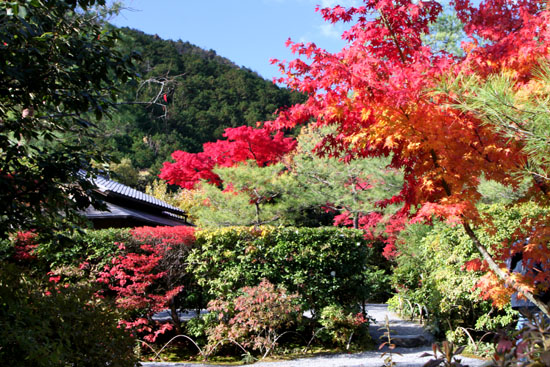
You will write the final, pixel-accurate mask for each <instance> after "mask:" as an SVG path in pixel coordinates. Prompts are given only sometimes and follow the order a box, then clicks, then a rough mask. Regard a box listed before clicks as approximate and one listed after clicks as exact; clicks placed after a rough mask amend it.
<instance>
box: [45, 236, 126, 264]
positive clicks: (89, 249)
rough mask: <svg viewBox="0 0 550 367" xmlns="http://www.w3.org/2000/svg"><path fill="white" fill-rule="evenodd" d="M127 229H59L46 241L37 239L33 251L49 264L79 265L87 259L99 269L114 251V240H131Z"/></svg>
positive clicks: (112, 255) (119, 241) (116, 252)
mask: <svg viewBox="0 0 550 367" xmlns="http://www.w3.org/2000/svg"><path fill="white" fill-rule="evenodd" d="M130 231H131V230H130V229H128V228H109V229H101V230H90V229H88V230H83V231H79V232H74V233H59V234H57V235H56V236H54V237H52V238H50V239H48V240H47V241H39V242H40V246H39V247H38V249H37V255H38V256H39V257H40V259H41V260H43V261H44V262H45V263H47V264H48V266H50V267H51V268H56V267H61V266H79V265H80V264H81V263H83V262H84V261H87V262H88V263H90V264H93V265H94V266H95V267H96V268H97V269H103V266H105V265H106V264H109V263H110V262H111V259H112V258H114V257H115V256H116V255H117V254H118V252H119V249H118V246H117V245H116V244H117V243H121V242H129V241H130V240H131V238H132V237H131V233H130Z"/></svg>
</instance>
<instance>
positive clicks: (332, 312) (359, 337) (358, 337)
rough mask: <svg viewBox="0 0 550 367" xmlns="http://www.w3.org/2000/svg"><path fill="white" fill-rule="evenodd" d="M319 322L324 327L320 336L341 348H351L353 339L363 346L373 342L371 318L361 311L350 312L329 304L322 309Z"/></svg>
mask: <svg viewBox="0 0 550 367" xmlns="http://www.w3.org/2000/svg"><path fill="white" fill-rule="evenodd" d="M319 324H320V325H321V327H322V328H323V329H322V330H320V331H321V332H322V333H320V334H319V338H321V339H326V340H327V341H328V342H329V343H330V344H333V345H335V346H337V347H339V348H346V349H349V347H350V345H351V342H352V340H353V341H356V343H355V344H356V345H359V346H362V347H365V346H366V345H368V344H369V343H370V342H371V338H370V336H369V333H368V325H369V320H368V319H366V318H365V316H364V315H363V314H362V313H360V312H358V313H354V312H349V311H346V310H345V309H343V308H342V307H341V306H338V305H331V306H327V307H325V308H323V310H322V311H321V316H320V318H319Z"/></svg>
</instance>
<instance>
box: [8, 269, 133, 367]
mask: <svg viewBox="0 0 550 367" xmlns="http://www.w3.org/2000/svg"><path fill="white" fill-rule="evenodd" d="M0 304H2V307H0V360H1V361H2V363H3V365H5V366H19V367H25V366H29V367H31V366H32V367H40V366H44V367H51V366H60V367H62V366H82V367H96V366H113V367H126V366H127V367H134V366H135V365H136V362H137V361H136V357H135V356H134V353H133V349H134V346H135V341H134V339H133V338H132V337H131V336H130V335H129V334H128V333H126V332H125V331H124V330H123V329H120V328H118V326H117V320H118V319H119V317H120V315H119V314H118V313H117V312H115V311H113V309H112V308H110V307H108V305H107V304H106V303H104V302H103V301H101V300H99V299H97V298H96V297H94V296H93V289H91V288H90V287H81V286H78V287H77V286H68V287H64V286H63V287H60V286H58V285H56V284H55V283H47V282H44V281H42V280H40V279H36V278H33V277H31V276H29V275H28V274H26V273H25V272H24V269H22V268H20V267H18V266H15V265H13V264H7V263H4V264H3V266H2V267H1V268H0Z"/></svg>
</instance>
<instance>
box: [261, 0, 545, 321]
mask: <svg viewBox="0 0 550 367" xmlns="http://www.w3.org/2000/svg"><path fill="white" fill-rule="evenodd" d="M453 7H454V10H455V11H456V14H457V16H458V18H459V19H460V21H461V22H462V23H463V24H464V32H465V34H466V37H467V39H466V40H465V41H464V42H463V43H462V48H463V50H464V52H465V54H464V56H460V55H453V54H451V53H441V52H438V51H434V50H433V49H432V48H430V47H428V46H427V45H426V44H425V43H424V42H423V38H424V37H423V36H424V35H425V34H427V33H429V31H430V29H429V27H430V25H431V24H433V22H434V21H435V20H436V19H437V17H438V16H439V15H440V14H441V12H442V7H441V5H440V4H439V3H437V2H423V1H420V2H413V1H409V0H398V1H380V0H365V1H363V3H362V5H361V6H358V7H351V8H343V7H341V6H335V7H333V8H326V9H319V11H320V12H321V14H322V16H323V17H324V18H325V20H327V21H328V22H332V23H335V22H340V21H341V22H353V24H352V26H351V28H350V30H349V31H347V32H346V33H344V34H343V37H344V38H345V39H346V40H347V41H348V42H349V43H350V44H349V46H347V47H345V48H343V49H342V50H341V51H339V52H336V53H329V52H327V51H325V50H323V49H320V48H318V47H317V46H316V45H314V44H311V43H310V44H302V43H293V42H289V46H290V47H291V49H292V51H294V52H295V53H296V54H297V55H298V56H299V57H300V58H298V59H296V60H294V61H291V62H289V63H284V62H282V63H279V65H280V69H281V71H282V73H283V75H284V76H283V77H281V78H280V80H279V82H282V83H286V84H287V85H288V86H289V87H291V88H293V89H295V90H298V91H301V92H303V93H306V94H307V95H308V99H307V101H306V102H305V103H302V104H297V105H295V106H293V107H291V108H290V109H288V110H286V111H284V112H282V113H280V114H279V116H278V117H277V119H275V120H274V121H272V122H270V123H268V124H267V126H270V127H272V128H292V127H295V126H296V125H298V124H302V123H306V122H312V123H314V124H315V126H318V127H322V126H327V125H329V126H334V127H335V132H334V133H333V134H331V135H328V136H327V137H326V138H325V139H324V143H323V144H322V145H321V146H320V147H318V152H319V153H320V154H323V155H334V156H341V157H344V158H345V159H361V158H364V157H379V156H390V157H391V165H390V166H391V167H394V168H396V169H401V170H403V172H404V184H403V186H402V190H401V192H400V193H399V194H398V195H397V196H396V197H395V200H396V201H401V202H402V203H403V209H402V212H403V213H407V214H408V218H409V219H412V220H416V221H423V220H429V219H431V218H432V217H433V216H436V217H443V218H445V219H446V220H447V221H450V222H454V223H456V224H460V225H462V226H463V227H464V229H465V230H466V232H467V233H468V234H469V235H470V237H471V239H472V241H473V242H474V243H475V245H476V247H477V249H478V250H479V251H480V253H481V254H482V256H483V260H484V261H485V262H486V264H487V265H488V266H489V267H490V269H491V271H492V272H494V273H495V274H497V275H498V276H499V278H500V279H503V280H506V281H507V282H509V283H510V284H512V285H514V288H516V289H520V290H522V291H524V293H525V295H526V296H527V297H529V299H530V300H532V301H534V302H537V301H536V300H535V299H534V298H533V297H532V294H531V292H530V291H533V288H532V284H533V283H532V281H533V280H532V279H531V282H530V283H529V282H525V281H524V282H523V284H524V285H525V287H522V286H520V284H519V283H520V282H518V281H514V280H513V279H511V278H510V277H509V276H508V275H507V274H506V272H504V271H502V269H501V266H503V263H502V260H499V259H502V258H503V257H504V256H509V255H510V250H512V252H516V251H525V252H526V253H527V255H526V256H528V257H532V258H533V259H535V260H536V261H539V262H541V261H542V262H543V263H546V262H547V260H548V259H550V252H549V249H548V246H547V242H548V241H547V240H548V238H547V233H546V232H547V231H545V230H544V227H543V226H541V225H536V224H535V223H529V224H527V223H526V227H525V228H529V229H530V228H532V227H533V226H534V227H535V228H537V230H536V233H538V234H540V236H538V235H536V236H535V235H532V236H531V244H530V245H529V246H528V248H521V247H520V246H515V247H513V248H512V249H511V248H510V244H508V245H505V246H503V247H502V249H504V250H505V251H500V253H498V251H497V253H498V255H495V254H494V253H493V255H494V256H492V255H491V253H490V252H489V251H488V250H487V248H486V247H485V246H484V244H483V243H482V242H481V241H480V240H479V238H478V237H477V236H476V235H475V233H474V231H473V230H472V227H475V226H477V225H479V224H481V223H482V220H481V216H480V215H479V211H478V208H477V206H476V203H478V202H479V201H480V199H481V194H480V192H479V190H478V188H479V184H480V180H481V178H482V177H485V178H488V179H491V180H494V181H497V182H500V183H503V184H506V185H518V184H519V179H518V175H517V174H518V173H521V172H522V171H523V170H524V169H525V168H526V164H527V162H529V160H530V156H532V153H530V152H529V149H525V148H526V146H527V143H528V141H527V140H526V138H525V135H522V134H513V136H510V134H507V133H504V132H503V130H502V129H501V128H499V127H498V126H495V124H493V123H488V121H486V119H485V120H483V119H482V118H481V116H480V114H479V113H472V112H471V111H465V108H458V107H457V106H455V104H456V103H455V102H456V99H455V97H456V96H457V94H459V93H462V94H466V95H474V94H475V91H469V90H467V88H465V89H460V86H461V85H463V84H462V80H463V79H462V78H463V76H474V75H475V77H476V78H477V83H478V84H480V85H483V84H485V83H486V82H489V81H490V80H491V78H493V77H495V76H497V75H506V76H507V77H508V78H509V82H510V85H511V86H512V87H511V88H512V89H513V90H514V93H519V94H522V93H529V91H530V90H532V88H533V85H534V84H535V83H536V80H539V78H538V77H537V74H535V73H534V70H535V68H536V67H538V66H539V65H540V60H541V59H543V60H547V59H548V56H549V55H548V52H549V49H548V37H549V36H550V32H549V28H548V24H549V23H548V20H549V15H550V13H549V11H548V10H547V9H546V3H544V2H540V1H523V2H513V1H506V0H488V1H481V3H480V4H479V5H476V4H474V3H473V2H470V1H468V0H457V1H455V2H454V3H453ZM275 62H276V61H275ZM441 85H452V86H454V87H453V88H446V89H445V90H444V92H443V93H441V91H440V89H441V88H440V87H441ZM455 87H456V88H455ZM539 90H540V89H539ZM541 93H543V94H546V93H547V92H546V89H543V91H542V92H541ZM528 121H535V120H534V119H533V118H532V117H528V116H527V115H524V116H523V119H521V121H515V122H516V123H519V124H520V125H521V126H525V125H527V124H528ZM539 162H540V160H539ZM547 169H548V167H544V169H543V170H544V171H545V172H547ZM539 173H540V172H539ZM531 184H532V187H533V190H532V191H531V193H532V195H533V198H534V199H536V200H542V201H544V202H547V200H548V189H547V184H548V183H547V182H541V180H537V179H536V177H535V179H534V180H532V181H531ZM541 223H542V222H541ZM518 236H524V238H525V237H526V236H527V234H525V233H523V235H521V234H518ZM506 251H507V252H508V253H507V255H506V254H505V253H504V252H506ZM495 258H496V259H497V260H496V261H495ZM548 274H549V272H545V275H544V276H543V275H540V277H539V278H541V279H538V281H542V280H547V278H545V277H547V276H548ZM527 284H531V286H530V287H529V286H527ZM545 284H548V282H546V283H545ZM537 305H538V306H539V307H540V308H541V309H544V310H545V312H547V313H548V308H547V306H545V305H542V304H541V303H540V302H538V303H537Z"/></svg>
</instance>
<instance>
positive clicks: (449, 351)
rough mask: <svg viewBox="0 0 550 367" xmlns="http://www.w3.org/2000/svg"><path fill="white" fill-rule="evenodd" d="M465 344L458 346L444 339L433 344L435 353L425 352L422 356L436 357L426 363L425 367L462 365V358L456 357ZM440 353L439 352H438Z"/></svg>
mask: <svg viewBox="0 0 550 367" xmlns="http://www.w3.org/2000/svg"><path fill="white" fill-rule="evenodd" d="M464 348H465V346H460V347H457V346H455V345H454V343H451V342H449V341H444V342H443V343H441V344H437V343H434V344H432V350H433V354H430V353H424V354H422V355H421V357H434V359H431V360H429V361H428V362H426V363H425V364H424V367H437V366H444V367H461V366H463V365H462V364H461V360H460V359H458V358H456V356H457V355H459V354H460V353H462V352H463V351H464ZM438 353H439V354H438Z"/></svg>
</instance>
